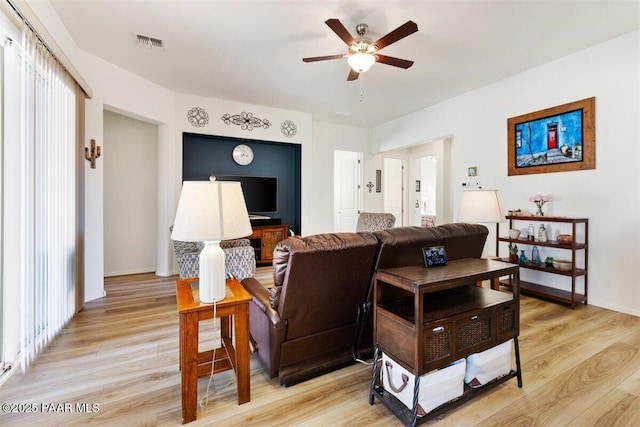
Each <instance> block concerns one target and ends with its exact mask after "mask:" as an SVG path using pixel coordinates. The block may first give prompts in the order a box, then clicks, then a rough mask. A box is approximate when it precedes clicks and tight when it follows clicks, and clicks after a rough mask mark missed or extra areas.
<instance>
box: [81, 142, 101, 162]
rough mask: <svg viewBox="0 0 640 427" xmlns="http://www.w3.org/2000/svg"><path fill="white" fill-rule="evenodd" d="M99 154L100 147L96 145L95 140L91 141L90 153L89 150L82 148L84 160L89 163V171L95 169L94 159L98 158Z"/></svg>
mask: <svg viewBox="0 0 640 427" xmlns="http://www.w3.org/2000/svg"><path fill="white" fill-rule="evenodd" d="M100 154H102V152H101V150H100V146H99V145H96V140H95V139H92V140H91V151H89V148H87V147H84V158H85V159H87V160H88V161H90V162H91V169H95V168H96V159H97V158H98V157H100Z"/></svg>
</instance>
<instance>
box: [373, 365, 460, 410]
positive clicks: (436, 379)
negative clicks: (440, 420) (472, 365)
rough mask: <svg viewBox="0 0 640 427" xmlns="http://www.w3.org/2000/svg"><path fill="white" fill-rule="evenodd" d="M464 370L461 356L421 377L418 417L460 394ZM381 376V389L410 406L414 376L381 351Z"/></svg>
mask: <svg viewBox="0 0 640 427" xmlns="http://www.w3.org/2000/svg"><path fill="white" fill-rule="evenodd" d="M464 370H465V363H464V359H460V360H457V361H455V362H453V363H452V364H451V365H449V366H447V367H445V368H442V369H439V370H437V371H432V372H429V373H427V374H424V375H422V376H421V377H420V392H419V394H418V416H419V417H423V416H425V415H426V414H427V413H428V412H430V411H432V410H433V409H435V408H437V407H438V406H440V405H442V404H444V403H447V402H449V401H450V400H453V399H455V398H457V397H460V396H462V393H463V391H464V383H463V379H464ZM380 376H381V377H382V385H383V386H384V389H385V390H386V391H388V392H389V393H391V394H392V395H394V396H395V397H396V398H397V399H398V400H399V401H400V402H402V403H403V404H404V405H405V406H406V407H407V408H409V409H411V410H412V409H413V386H414V383H415V381H414V379H415V376H414V375H413V374H412V373H410V372H409V371H407V370H406V369H404V368H403V367H402V366H400V365H399V364H397V363H396V362H395V361H394V360H393V359H391V358H390V357H389V356H387V355H386V354H384V353H382V367H381V369H380Z"/></svg>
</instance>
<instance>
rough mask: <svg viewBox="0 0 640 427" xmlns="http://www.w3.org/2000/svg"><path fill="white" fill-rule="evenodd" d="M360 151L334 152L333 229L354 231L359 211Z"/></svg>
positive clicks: (336, 230) (335, 230)
mask: <svg viewBox="0 0 640 427" xmlns="http://www.w3.org/2000/svg"><path fill="white" fill-rule="evenodd" d="M361 159H362V153H358V152H355V151H338V150H336V151H335V152H334V156H333V164H334V180H333V198H334V199H333V230H334V232H345V231H346V232H349V231H355V229H356V224H357V222H358V214H359V213H360V189H361V187H362V186H361V181H362V178H361V176H362V173H361V170H360V166H361V164H362V160H361Z"/></svg>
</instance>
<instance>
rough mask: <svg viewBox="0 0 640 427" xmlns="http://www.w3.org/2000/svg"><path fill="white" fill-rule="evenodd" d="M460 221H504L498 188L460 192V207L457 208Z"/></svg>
mask: <svg viewBox="0 0 640 427" xmlns="http://www.w3.org/2000/svg"><path fill="white" fill-rule="evenodd" d="M458 221H460V222H474V223H487V222H491V223H493V222H495V223H497V222H504V221H505V217H504V212H503V211H502V203H500V195H499V194H498V190H467V191H463V192H462V200H460V209H459V210H458Z"/></svg>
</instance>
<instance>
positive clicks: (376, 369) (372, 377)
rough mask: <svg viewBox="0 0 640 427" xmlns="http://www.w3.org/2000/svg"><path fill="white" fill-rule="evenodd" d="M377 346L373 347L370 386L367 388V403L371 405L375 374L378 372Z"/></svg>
mask: <svg viewBox="0 0 640 427" xmlns="http://www.w3.org/2000/svg"><path fill="white" fill-rule="evenodd" d="M378 352H379V350H378V346H374V349H373V372H372V373H371V387H370V388H369V405H373V389H374V388H375V385H376V375H377V373H378Z"/></svg>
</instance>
